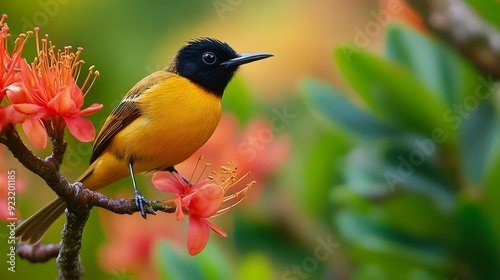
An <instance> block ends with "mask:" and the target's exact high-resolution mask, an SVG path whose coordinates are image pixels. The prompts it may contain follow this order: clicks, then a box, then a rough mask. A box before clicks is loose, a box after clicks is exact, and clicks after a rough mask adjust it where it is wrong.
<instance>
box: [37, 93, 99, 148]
mask: <svg viewBox="0 0 500 280" xmlns="http://www.w3.org/2000/svg"><path fill="white" fill-rule="evenodd" d="M47 106H48V107H49V108H51V109H53V110H54V111H55V112H56V113H57V114H58V115H60V116H63V115H70V114H74V113H75V112H76V111H77V108H76V104H75V101H74V100H73V99H71V94H70V92H69V87H67V86H65V87H64V88H63V89H62V90H61V91H60V92H59V93H58V94H57V95H56V97H54V98H53V99H52V100H50V101H49V103H47ZM68 127H69V126H68ZM73 135H74V134H73ZM75 137H76V136H75ZM92 139H94V137H92ZM92 139H91V140H92ZM91 140H89V141H91ZM82 142H88V141H82Z"/></svg>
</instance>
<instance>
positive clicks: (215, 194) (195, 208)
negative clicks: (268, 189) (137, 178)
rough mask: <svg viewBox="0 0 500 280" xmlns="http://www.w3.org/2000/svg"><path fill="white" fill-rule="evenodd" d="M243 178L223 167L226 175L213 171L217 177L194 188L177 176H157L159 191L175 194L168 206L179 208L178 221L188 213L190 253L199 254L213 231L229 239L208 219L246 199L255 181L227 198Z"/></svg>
mask: <svg viewBox="0 0 500 280" xmlns="http://www.w3.org/2000/svg"><path fill="white" fill-rule="evenodd" d="M242 178H243V177H242ZM242 178H241V179H242ZM241 179H239V180H236V170H235V169H231V168H229V167H228V166H223V167H222V172H220V173H216V172H213V175H212V176H210V177H209V178H208V179H205V180H203V181H200V182H198V183H196V184H195V185H194V186H190V185H189V184H187V183H186V182H185V181H184V180H183V178H182V177H181V176H180V175H179V174H177V173H175V174H174V173H170V172H167V171H160V172H156V173H155V174H153V178H152V182H153V184H154V186H155V187H156V188H157V189H159V190H160V191H163V192H168V193H174V194H175V198H174V199H173V200H168V201H165V202H164V204H166V205H170V206H175V207H176V210H175V214H176V217H177V220H179V221H180V220H183V219H184V214H187V215H189V226H188V239H187V247H188V252H189V254H191V255H196V254H198V253H199V252H201V251H202V250H203V248H205V246H206V244H207V242H208V237H209V235H210V229H212V230H213V231H214V232H215V233H216V234H218V235H220V236H222V237H226V236H227V234H226V233H225V232H224V231H222V230H221V229H219V228H218V227H217V226H216V225H214V224H213V223H211V222H209V221H208V220H207V219H208V218H211V217H215V216H217V215H220V214H222V213H224V212H226V211H227V210H229V209H230V208H232V207H233V206H235V205H236V204H238V203H239V202H241V201H242V200H243V199H244V197H245V196H246V192H247V191H248V189H249V188H250V186H251V185H252V184H254V182H252V183H250V184H248V185H247V186H246V187H244V188H243V189H242V190H240V191H238V192H236V193H234V194H231V195H228V196H224V195H225V194H226V192H227V191H228V190H229V189H230V188H231V187H232V186H234V185H235V184H237V183H238V182H239V181H241ZM241 194H243V198H241V199H239V200H238V201H236V203H233V204H232V205H230V206H228V207H225V208H222V205H223V203H224V202H227V201H230V200H233V199H235V198H238V197H239V195H241ZM221 208H222V209H221Z"/></svg>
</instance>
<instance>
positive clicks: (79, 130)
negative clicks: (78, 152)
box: [62, 115, 95, 142]
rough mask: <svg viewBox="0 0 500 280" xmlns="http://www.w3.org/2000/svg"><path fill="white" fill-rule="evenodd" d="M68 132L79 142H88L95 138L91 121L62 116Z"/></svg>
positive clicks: (75, 116) (73, 116) (78, 117)
mask: <svg viewBox="0 0 500 280" xmlns="http://www.w3.org/2000/svg"><path fill="white" fill-rule="evenodd" d="M62 117H63V119H64V122H65V123H66V126H68V129H69V132H71V134H73V136H75V138H76V139H78V140H79V141H81V142H90V141H92V140H93V139H94V137H95V129H94V125H93V124H92V122H91V121H89V120H87V119H84V118H82V117H80V116H78V115H70V116H62Z"/></svg>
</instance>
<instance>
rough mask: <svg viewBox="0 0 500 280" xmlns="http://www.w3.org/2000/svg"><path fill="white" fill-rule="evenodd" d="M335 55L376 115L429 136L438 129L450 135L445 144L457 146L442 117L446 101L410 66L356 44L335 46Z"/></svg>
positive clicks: (448, 125) (347, 76) (344, 71)
mask: <svg viewBox="0 0 500 280" xmlns="http://www.w3.org/2000/svg"><path fill="white" fill-rule="evenodd" d="M349 48H350V50H349ZM346 49H347V50H346ZM346 53H348V54H349V56H347V55H346ZM334 57H335V61H336V63H337V65H338V67H339V68H340V71H341V72H342V75H343V76H344V77H345V78H346V79H347V81H348V82H349V83H350V84H351V86H352V87H353V88H354V89H355V90H356V92H357V93H358V94H359V95H360V96H361V97H362V98H363V100H364V101H365V102H366V104H367V105H368V106H369V107H370V109H371V110H372V112H373V113H374V114H375V115H377V116H379V117H381V118H383V119H385V120H387V121H388V122H391V123H395V124H399V125H401V126H403V127H405V128H407V129H411V130H414V131H417V132H420V133H422V134H424V135H426V136H428V137H435V135H434V133H435V132H436V131H437V130H438V129H439V130H440V131H442V134H444V135H446V137H447V138H446V141H444V142H443V143H442V145H444V146H447V147H448V148H453V150H455V148H456V135H455V132H454V131H453V130H452V128H451V126H450V124H449V123H447V122H445V120H444V119H443V114H444V113H445V111H446V107H445V105H444V103H443V102H442V101H441V100H440V99H439V98H438V97H437V96H436V94H435V93H433V92H432V91H431V90H430V89H429V88H427V87H425V86H424V85H422V83H421V82H420V81H419V80H418V79H417V78H415V77H414V76H413V75H412V74H411V73H410V72H409V71H408V70H407V69H405V68H403V67H402V66H400V65H397V64H395V63H393V62H390V61H387V60H384V59H382V58H380V57H377V56H375V55H373V54H370V53H367V52H364V51H360V50H358V49H356V48H353V47H343V48H342V49H336V50H335V52H334ZM439 142H442V141H439Z"/></svg>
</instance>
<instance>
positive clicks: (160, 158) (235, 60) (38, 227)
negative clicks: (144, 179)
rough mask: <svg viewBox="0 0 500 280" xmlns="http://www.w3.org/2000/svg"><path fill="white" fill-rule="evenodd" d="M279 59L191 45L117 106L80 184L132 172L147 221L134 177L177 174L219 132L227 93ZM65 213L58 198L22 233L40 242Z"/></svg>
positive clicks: (96, 184)
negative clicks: (245, 75)
mask: <svg viewBox="0 0 500 280" xmlns="http://www.w3.org/2000/svg"><path fill="white" fill-rule="evenodd" d="M271 56H272V54H269V53H249V54H237V53H236V52H235V51H234V50H233V49H232V48H231V47H230V46H229V45H228V44H226V43H223V42H221V41H219V40H216V39H212V38H201V39H195V40H192V41H189V42H188V43H187V45H185V46H184V47H182V48H181V49H180V50H179V51H178V53H177V55H176V56H175V57H174V58H173V59H172V61H171V62H170V64H169V65H168V66H167V67H166V68H165V69H163V70H160V71H157V72H154V73H152V74H150V75H148V76H147V77H145V78H144V79H142V80H141V81H139V82H138V83H137V84H135V85H134V86H133V87H132V89H130V90H129V91H128V93H127V94H126V95H125V96H124V97H123V99H122V100H121V102H120V103H118V105H117V106H116V107H115V108H114V109H113V111H112V112H111V114H110V115H109V117H108V118H107V119H106V122H105V123H104V125H103V127H102V129H101V131H100V133H99V134H98V136H97V138H96V140H95V142H94V146H93V149H92V156H91V158H90V166H89V168H88V169H87V170H86V171H85V172H83V174H82V175H81V176H80V177H79V178H78V179H77V180H76V181H77V182H81V183H82V184H83V186H84V187H85V188H88V189H91V190H98V189H101V188H103V187H106V186H108V185H110V184H112V183H114V182H117V181H118V180H121V179H123V178H125V177H127V176H129V175H130V176H131V178H132V185H133V187H134V197H135V202H136V205H137V207H138V208H139V209H140V211H141V214H142V216H143V217H144V218H146V211H145V209H144V208H145V207H146V205H147V204H148V202H147V200H146V199H145V198H144V197H143V196H142V195H141V193H140V192H139V190H138V189H137V186H136V183H135V178H134V174H136V173H146V172H152V171H158V170H168V171H171V172H177V171H176V170H175V167H174V166H175V165H176V164H179V163H181V162H183V161H184V160H186V159H187V158H188V157H189V156H191V155H192V154H193V153H194V152H196V151H197V150H198V149H199V148H200V147H201V146H202V145H203V144H204V143H205V142H206V141H207V140H208V139H209V138H210V136H211V135H212V133H213V132H214V131H215V128H216V127H217V124H218V123H219V120H220V117H221V98H222V95H223V93H224V89H225V88H226V86H227V84H228V83H229V81H230V80H231V79H232V77H233V76H234V74H235V73H236V70H237V69H238V67H239V66H240V65H242V64H245V63H249V62H252V61H257V60H260V59H264V58H268V57H271ZM65 209H66V205H65V203H64V201H63V200H62V199H61V198H56V199H55V200H53V201H52V202H51V203H50V204H48V205H47V206H45V207H44V208H42V209H41V210H39V211H38V212H37V213H35V214H34V215H33V216H31V217H30V218H28V219H27V220H25V221H24V222H23V223H21V224H20V225H19V226H18V227H17V229H16V236H17V237H19V239H20V240H21V241H23V242H28V243H32V244H33V243H36V242H38V241H39V240H40V239H41V238H42V236H43V234H44V233H45V231H46V230H47V229H48V228H49V227H50V225H51V224H52V223H53V222H54V221H55V220H56V219H57V218H58V217H59V216H60V215H61V214H63V213H64V210H65Z"/></svg>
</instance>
